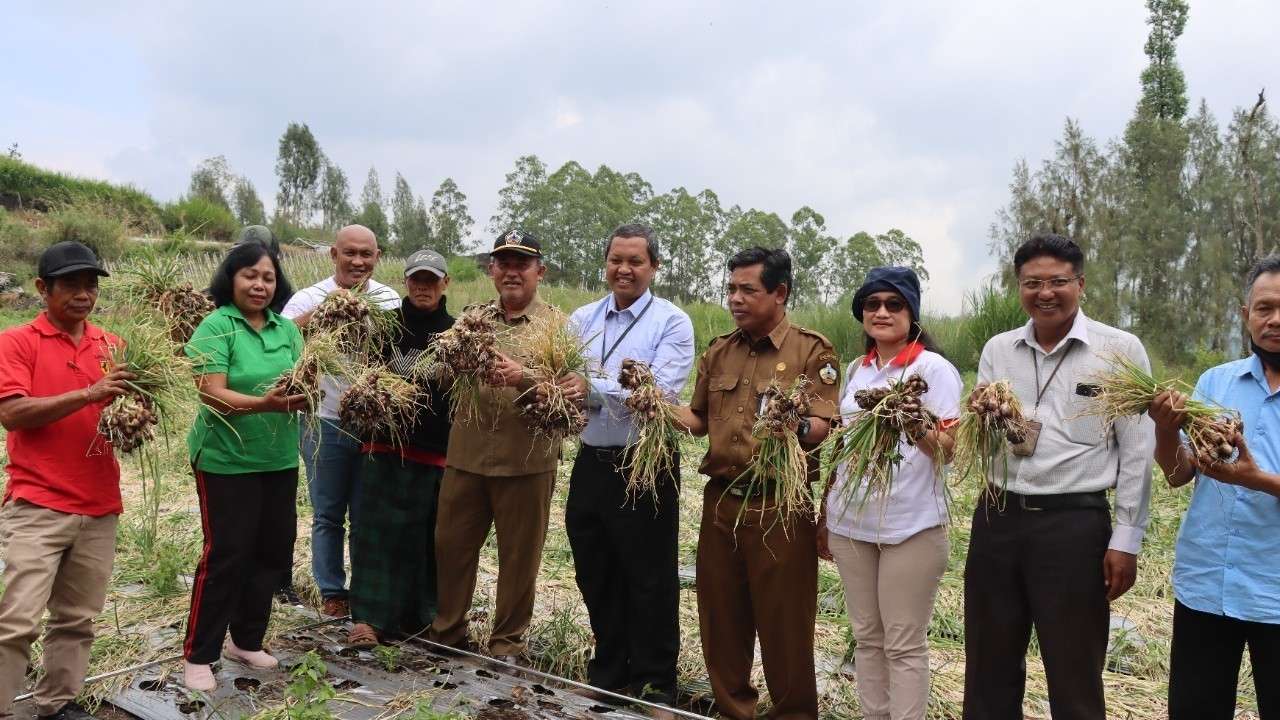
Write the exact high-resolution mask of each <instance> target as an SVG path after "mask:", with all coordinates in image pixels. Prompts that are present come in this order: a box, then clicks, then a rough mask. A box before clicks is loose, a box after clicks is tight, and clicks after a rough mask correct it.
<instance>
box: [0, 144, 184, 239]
mask: <svg viewBox="0 0 1280 720" xmlns="http://www.w3.org/2000/svg"><path fill="white" fill-rule="evenodd" d="M0 203H3V204H5V205H9V206H10V207H15V206H16V207H22V208H26V209H30V210H38V211H41V212H51V211H54V210H58V209H60V208H66V207H68V206H71V205H82V204H90V205H94V206H96V207H98V208H101V209H104V210H106V211H109V213H110V214H112V215H114V216H115V217H118V218H120V220H121V221H122V222H124V223H126V224H128V225H129V226H130V227H135V228H138V229H140V230H141V229H152V228H154V227H155V226H156V224H157V221H158V219H159V216H160V206H159V205H158V204H157V203H156V201H155V200H154V199H153V198H152V197H151V196H150V195H147V194H146V193H144V192H142V191H141V190H138V189H137V188H134V187H132V186H129V185H114V184H111V183H106V182H102V181H99V180H86V179H84V178H78V177H74V176H71V175H64V174H62V173H58V172H53V171H50V170H45V169H43V168H39V167H36V166H35V165H31V164H29V163H25V162H22V161H21V160H17V159H14V158H8V157H0Z"/></svg>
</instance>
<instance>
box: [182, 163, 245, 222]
mask: <svg viewBox="0 0 1280 720" xmlns="http://www.w3.org/2000/svg"><path fill="white" fill-rule="evenodd" d="M234 185H235V175H234V174H233V173H232V172H231V167H230V166H229V165H228V164H227V158H226V156H223V155H215V156H213V157H211V158H207V159H205V160H203V161H201V162H200V164H199V165H197V166H196V169H195V170H194V171H192V173H191V185H190V187H189V188H188V189H187V195H188V196H190V197H196V198H200V199H202V200H208V201H209V202H211V203H214V204H216V205H221V206H222V207H224V208H227V209H228V210H230V209H231V204H230V203H228V202H227V195H228V194H230V193H231V192H233V191H234Z"/></svg>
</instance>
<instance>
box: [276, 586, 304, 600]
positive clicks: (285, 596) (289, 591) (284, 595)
mask: <svg viewBox="0 0 1280 720" xmlns="http://www.w3.org/2000/svg"><path fill="white" fill-rule="evenodd" d="M276 600H279V601H280V602H281V603H282V604H284V605H303V604H305V603H303V602H302V596H301V595H299V594H298V591H297V590H294V589H293V586H292V585H285V586H284V587H282V588H280V589H279V590H276Z"/></svg>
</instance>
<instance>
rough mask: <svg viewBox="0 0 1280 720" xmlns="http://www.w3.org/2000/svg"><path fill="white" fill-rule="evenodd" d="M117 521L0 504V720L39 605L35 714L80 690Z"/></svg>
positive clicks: (22, 666)
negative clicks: (0, 564)
mask: <svg viewBox="0 0 1280 720" xmlns="http://www.w3.org/2000/svg"><path fill="white" fill-rule="evenodd" d="M118 521H119V517H118V516H116V515H105V516H103V517H89V516H87V515H71V514H68V513H62V512H57V511H56V510H50V509H48V508H43V507H40V506H38V505H32V504H31V503H28V502H26V501H25V500H12V501H10V502H8V503H6V504H5V506H4V508H3V509H2V510H0V532H3V534H4V539H5V545H6V546H7V551H8V556H7V557H6V558H5V569H4V595H3V596H0V718H9V717H12V716H13V699H14V697H15V696H17V695H18V692H19V691H20V689H21V688H22V683H23V678H24V677H25V676H26V672H27V662H28V661H29V660H30V653H31V643H33V642H35V640H36V638H37V637H39V634H40V620H41V619H42V618H43V617H44V612H45V609H46V608H47V609H48V610H49V623H48V629H47V631H46V632H45V636H44V671H45V674H44V676H43V677H41V678H40V680H39V681H38V682H37V683H36V686H35V707H36V712H37V713H38V714H40V715H50V714H52V713H54V712H57V711H58V710H60V709H61V708H62V706H63V705H65V704H67V703H68V702H70V701H71V700H73V699H74V698H75V697H76V695H78V694H80V689H81V688H82V687H84V677H85V672H86V670H87V669H88V667H89V648H90V646H91V645H93V621H94V619H95V618H96V617H97V616H98V614H99V613H101V612H102V606H103V604H104V603H105V602H106V599H107V584H108V582H109V581H110V580H111V566H112V562H113V560H114V559H115V548H116V523H117V522H118Z"/></svg>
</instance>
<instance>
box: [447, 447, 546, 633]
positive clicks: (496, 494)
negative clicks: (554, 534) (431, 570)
mask: <svg viewBox="0 0 1280 720" xmlns="http://www.w3.org/2000/svg"><path fill="white" fill-rule="evenodd" d="M555 480H556V473H555V471H554V470H553V471H550V472H543V473H536V474H533V475H516V476H513V477H491V476H488V475H476V474H475V473H469V472H466V471H465V470H458V469H456V468H452V467H451V468H446V469H445V471H444V478H443V479H442V480H441V485H440V506H439V511H438V515H437V517H436V571H437V585H438V586H439V587H438V593H439V609H438V610H437V613H436V618H435V621H434V622H433V623H432V624H431V631H430V633H429V637H430V639H431V640H432V641H434V642H438V643H442V644H445V645H460V644H462V643H463V642H465V641H466V639H467V615H468V611H469V610H470V609H471V598H472V596H473V595H474V594H475V591H476V571H477V570H478V568H479V566H480V549H481V548H482V547H483V546H484V541H485V538H486V537H488V535H489V528H490V527H491V526H492V527H493V528H494V529H495V531H496V533H497V536H498V597H497V600H496V602H495V607H494V610H493V632H492V633H491V634H490V636H489V652H490V653H492V654H494V655H519V654H521V653H523V652H524V649H525V638H524V633H525V631H526V630H528V629H529V621H530V620H531V619H532V618H533V596H534V589H535V588H536V586H537V581H538V567H539V566H540V565H541V564H542V543H543V542H544V541H545V540H546V538H547V521H548V519H549V517H550V514H551V490H552V488H553V487H554V486H555Z"/></svg>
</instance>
